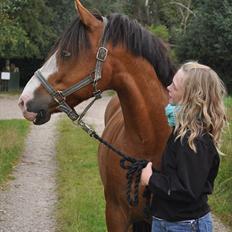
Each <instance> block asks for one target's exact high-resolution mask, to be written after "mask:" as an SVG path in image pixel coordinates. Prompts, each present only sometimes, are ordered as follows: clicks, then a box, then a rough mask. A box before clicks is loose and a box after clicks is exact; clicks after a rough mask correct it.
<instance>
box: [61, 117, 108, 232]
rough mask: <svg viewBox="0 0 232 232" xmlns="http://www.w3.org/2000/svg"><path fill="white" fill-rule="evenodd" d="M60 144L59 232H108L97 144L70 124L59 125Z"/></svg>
mask: <svg viewBox="0 0 232 232" xmlns="http://www.w3.org/2000/svg"><path fill="white" fill-rule="evenodd" d="M59 132H60V133H59V138H58V141H57V160H58V176H57V182H58V198H59V202H58V206H57V222H58V225H57V226H58V228H57V231H60V232H76V231H79V232H103V231H106V226H105V217H104V208H105V201H104V197H103V195H104V194H103V186H102V184H101V181H100V176H99V170H98V164H97V146H98V143H97V142H96V141H94V140H93V139H92V138H90V137H89V136H88V135H87V134H86V133H85V132H83V131H82V130H81V129H80V128H77V127H73V124H72V123H71V122H70V121H69V120H63V121H61V122H60V125H59Z"/></svg>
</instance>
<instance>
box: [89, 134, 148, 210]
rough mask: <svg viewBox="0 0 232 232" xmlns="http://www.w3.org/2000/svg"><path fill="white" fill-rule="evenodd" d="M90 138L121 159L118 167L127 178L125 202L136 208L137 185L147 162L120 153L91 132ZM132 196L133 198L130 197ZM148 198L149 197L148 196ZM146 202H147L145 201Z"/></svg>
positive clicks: (137, 197)
mask: <svg viewBox="0 0 232 232" xmlns="http://www.w3.org/2000/svg"><path fill="white" fill-rule="evenodd" d="M90 136H91V137H94V138H95V139H97V140H98V141H99V142H100V143H102V144H104V145H105V146H107V147H108V148H110V149H111V150H112V151H114V152H115V153H116V154H117V155H119V156H121V157H122V159H121V160H120V166H121V167H122V168H123V169H126V170H127V174H126V178H127V191H126V195H127V201H128V203H129V204H130V205H131V206H135V207H136V206H138V202H139V200H138V199H139V183H140V178H141V173H142V169H143V168H145V167H146V166H147V163H148V161H147V160H137V159H134V158H132V157H130V156H128V155H126V154H125V153H123V152H122V151H120V150H118V149H117V148H115V147H114V146H112V145H111V144H109V143H108V142H107V141H105V140H104V139H103V138H101V137H100V136H99V135H98V134H97V133H96V132H95V131H92V133H91V134H90ZM133 183H134V189H133V192H132V184H133ZM132 196H133V197H132ZM149 197H150V195H149ZM147 201H148V200H147Z"/></svg>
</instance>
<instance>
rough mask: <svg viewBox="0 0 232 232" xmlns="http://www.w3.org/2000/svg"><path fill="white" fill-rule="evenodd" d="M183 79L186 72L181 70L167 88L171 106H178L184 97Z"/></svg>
mask: <svg viewBox="0 0 232 232" xmlns="http://www.w3.org/2000/svg"><path fill="white" fill-rule="evenodd" d="M183 77H184V72H183V70H182V69H179V70H178V71H177V73H176V74H175V76H174V78H173V81H172V83H171V85H169V86H168V87H167V89H168V96H169V103H170V104H173V105H177V104H178V103H179V102H180V100H181V98H182V96H183V93H184V89H183V80H184V79H183Z"/></svg>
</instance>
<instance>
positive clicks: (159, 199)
mask: <svg viewBox="0 0 232 232" xmlns="http://www.w3.org/2000/svg"><path fill="white" fill-rule="evenodd" d="M195 146H196V148H197V153H194V151H193V150H191V148H190V147H189V145H188V136H187V135H186V136H185V137H184V139H183V142H182V143H181V142H180V138H178V139H177V140H176V141H175V135H174V133H172V134H171V135H170V137H169V139H168V142H167V145H166V148H165V150H164V154H163V158H162V163H161V171H160V172H158V171H154V172H153V174H152V176H151V178H150V180H149V184H148V186H149V188H150V190H151V191H152V193H153V199H152V215H153V216H155V217H158V218H161V219H165V220H168V221H181V220H188V219H197V218H199V217H202V216H204V215H205V214H206V213H208V212H209V211H210V209H209V206H208V204H207V200H208V197H207V195H208V194H210V193H212V191H213V185H214V179H215V178H216V176H217V173H218V168H219V163H220V160H219V154H218V152H217V149H216V148H215V146H214V144H213V140H212V138H211V136H210V135H209V134H207V133H206V134H203V135H201V136H198V137H197V138H196V139H195Z"/></svg>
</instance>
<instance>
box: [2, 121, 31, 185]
mask: <svg viewBox="0 0 232 232" xmlns="http://www.w3.org/2000/svg"><path fill="white" fill-rule="evenodd" d="M28 129H29V123H28V122H26V121H25V120H0V185H2V184H3V183H4V182H5V181H6V180H7V179H8V178H9V175H10V173H11V171H12V168H13V167H14V165H15V164H16V163H17V161H18V160H19V157H20V154H21V153H22V151H23V148H24V140H25V137H26V134H27V132H28Z"/></svg>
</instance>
